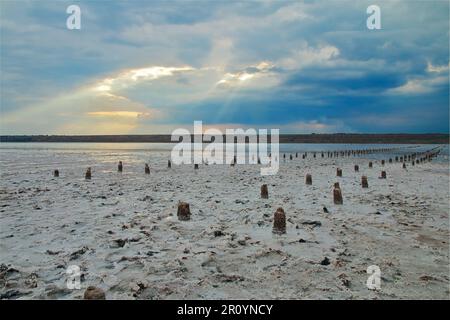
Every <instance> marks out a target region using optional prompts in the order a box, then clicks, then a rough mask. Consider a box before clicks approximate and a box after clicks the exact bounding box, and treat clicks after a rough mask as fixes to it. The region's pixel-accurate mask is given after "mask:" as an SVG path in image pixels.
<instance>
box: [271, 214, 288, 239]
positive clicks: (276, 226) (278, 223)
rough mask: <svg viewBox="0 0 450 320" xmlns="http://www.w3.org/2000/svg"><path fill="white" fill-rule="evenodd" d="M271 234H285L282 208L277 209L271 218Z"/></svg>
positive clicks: (284, 216)
mask: <svg viewBox="0 0 450 320" xmlns="http://www.w3.org/2000/svg"><path fill="white" fill-rule="evenodd" d="M272 232H273V233H275V234H284V233H286V214H285V213H284V210H283V208H278V209H277V211H276V212H275V214H274V216H273V229H272Z"/></svg>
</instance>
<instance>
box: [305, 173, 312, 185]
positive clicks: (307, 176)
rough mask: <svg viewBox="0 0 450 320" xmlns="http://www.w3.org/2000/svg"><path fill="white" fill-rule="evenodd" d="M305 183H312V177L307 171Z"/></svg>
mask: <svg viewBox="0 0 450 320" xmlns="http://www.w3.org/2000/svg"><path fill="white" fill-rule="evenodd" d="M305 182H306V184H308V185H311V184H312V177H311V175H310V174H309V173H308V174H307V175H306V179H305Z"/></svg>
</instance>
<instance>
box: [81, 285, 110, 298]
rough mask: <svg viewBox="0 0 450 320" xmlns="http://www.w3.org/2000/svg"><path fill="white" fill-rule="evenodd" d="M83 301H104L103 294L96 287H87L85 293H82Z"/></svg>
mask: <svg viewBox="0 0 450 320" xmlns="http://www.w3.org/2000/svg"><path fill="white" fill-rule="evenodd" d="M83 297H84V299H85V300H105V299H106V296H105V292H104V291H103V290H102V289H100V288H97V287H94V286H89V287H87V289H86V291H84V296H83Z"/></svg>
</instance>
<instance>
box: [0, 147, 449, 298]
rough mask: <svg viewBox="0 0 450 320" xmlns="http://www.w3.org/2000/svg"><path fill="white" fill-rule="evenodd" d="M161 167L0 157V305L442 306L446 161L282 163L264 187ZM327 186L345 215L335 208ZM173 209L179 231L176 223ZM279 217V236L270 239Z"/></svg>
mask: <svg viewBox="0 0 450 320" xmlns="http://www.w3.org/2000/svg"><path fill="white" fill-rule="evenodd" d="M169 155H170V154H169V152H167V151H153V152H130V151H127V150H73V151H67V150H64V151H62V150H46V149H43V150H20V149H18V150H2V152H1V184H0V211H1V212H0V226H1V242H0V250H1V251H0V263H1V270H0V271H1V278H0V295H1V296H2V298H12V299H17V298H23V299H79V298H82V297H83V292H84V289H86V288H87V287H88V286H89V285H93V286H97V287H100V288H102V289H103V290H104V291H105V292H106V298H107V299H213V298H218V299H282V298H283V299H406V298H414V299H416V298H417V299H438V298H440V299H448V298H449V164H448V158H447V159H446V161H432V162H425V163H421V164H418V165H415V166H411V165H410V163H408V164H407V169H406V170H405V169H402V165H401V163H399V162H394V163H392V164H390V163H386V165H385V166H384V167H382V166H381V164H380V161H379V160H370V159H369V158H362V157H346V158H321V157H318V158H316V159H313V158H312V156H311V155H310V154H309V155H308V157H307V158H306V159H301V157H300V156H299V158H295V157H294V159H293V160H288V159H289V157H288V156H287V160H286V161H283V160H281V162H280V170H279V172H278V174H277V175H274V176H266V177H263V176H261V175H260V170H259V169H260V166H259V165H236V166H235V167H231V166H229V165H200V168H199V170H194V169H193V165H184V166H173V167H172V168H171V169H169V168H167V160H168V159H169ZM367 157H369V155H368V156H367ZM386 159H387V157H386ZM119 160H121V161H123V172H122V173H118V172H117V163H118V161H119ZM369 161H373V163H374V164H373V168H372V169H369V168H368V162H369ZM144 163H148V164H149V166H150V170H151V173H150V175H145V174H144ZM355 164H358V165H359V172H355V171H354V165H355ZM87 167H92V179H91V180H90V181H86V180H85V179H84V172H85V170H86V168H87ZM337 167H339V168H342V169H343V177H336V168H337ZM54 169H58V170H59V172H60V177H59V178H54V177H53V176H52V172H53V170H54ZM381 170H385V171H386V172H387V179H379V178H378V177H379V176H380V172H381ZM307 173H310V174H311V175H312V185H306V184H305V175H306V174H307ZM362 175H366V176H367V177H368V183H369V188H367V189H363V188H361V185H360V182H361V176H362ZM334 182H339V183H340V186H341V189H342V193H343V201H344V203H343V205H335V204H333V184H334ZM262 184H267V185H268V192H269V198H268V199H261V198H260V187H261V185H262ZM179 201H185V202H188V203H189V204H190V210H191V213H192V216H191V220H190V221H178V219H177V203H178V202H179ZM278 207H282V208H283V209H284V211H285V212H286V218H287V233H286V234H285V235H274V234H273V233H272V224H273V214H274V212H275V211H276V209H277V208H278ZM324 207H325V208H326V209H327V211H328V213H326V212H324ZM325 258H328V260H329V264H326V263H325V262H324V260H326V259H325ZM70 265H77V266H79V267H80V268H81V272H82V276H81V289H80V290H70V289H67V287H66V281H67V274H66V269H67V267H68V266H70ZM370 265H377V266H379V268H380V270H381V289H380V290H369V289H368V288H367V286H366V281H367V278H368V276H369V275H368V274H367V273H366V269H367V267H368V266H370Z"/></svg>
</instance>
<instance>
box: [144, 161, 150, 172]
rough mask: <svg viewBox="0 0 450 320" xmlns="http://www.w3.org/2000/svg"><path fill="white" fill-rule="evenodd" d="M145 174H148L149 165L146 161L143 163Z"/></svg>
mask: <svg viewBox="0 0 450 320" xmlns="http://www.w3.org/2000/svg"><path fill="white" fill-rule="evenodd" d="M145 174H150V167H149V166H148V163H146V164H145Z"/></svg>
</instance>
